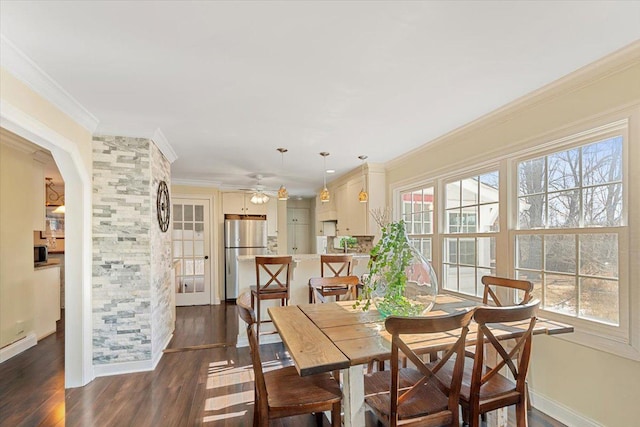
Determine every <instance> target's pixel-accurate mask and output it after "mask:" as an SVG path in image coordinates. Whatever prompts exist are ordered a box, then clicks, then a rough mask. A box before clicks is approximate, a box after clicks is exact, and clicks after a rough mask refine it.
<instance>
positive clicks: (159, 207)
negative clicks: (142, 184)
mask: <svg viewBox="0 0 640 427" xmlns="http://www.w3.org/2000/svg"><path fill="white" fill-rule="evenodd" d="M156 211H157V213H158V224H160V230H162V232H163V233H164V232H166V231H167V230H168V229H169V219H170V218H171V204H170V202H169V188H168V187H167V183H166V182H164V181H160V184H158V196H157V198H156Z"/></svg>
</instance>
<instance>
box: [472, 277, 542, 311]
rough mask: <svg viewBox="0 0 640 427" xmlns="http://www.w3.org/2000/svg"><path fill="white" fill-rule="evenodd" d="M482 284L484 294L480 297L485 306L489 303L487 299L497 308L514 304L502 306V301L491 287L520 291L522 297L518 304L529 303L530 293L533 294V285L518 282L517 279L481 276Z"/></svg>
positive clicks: (524, 281)
mask: <svg viewBox="0 0 640 427" xmlns="http://www.w3.org/2000/svg"><path fill="white" fill-rule="evenodd" d="M482 284H483V285H484V293H483V295H482V302H483V303H485V304H488V303H489V297H491V300H492V301H493V302H494V303H495V305H496V306H498V307H504V306H505V305H506V306H509V305H514V304H504V303H503V301H501V300H500V298H499V297H498V295H497V294H496V292H495V291H494V290H493V288H492V287H502V288H510V289H513V290H515V291H522V292H524V295H523V296H522V299H521V300H520V302H518V304H526V303H528V302H529V301H531V298H532V296H531V293H532V292H533V283H531V282H530V281H528V280H518V279H508V278H506V277H496V276H483V277H482Z"/></svg>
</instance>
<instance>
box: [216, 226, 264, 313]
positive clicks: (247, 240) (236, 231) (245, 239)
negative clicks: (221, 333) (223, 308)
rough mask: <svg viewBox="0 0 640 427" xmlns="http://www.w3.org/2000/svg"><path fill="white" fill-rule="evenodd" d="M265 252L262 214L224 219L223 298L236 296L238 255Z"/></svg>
mask: <svg viewBox="0 0 640 427" xmlns="http://www.w3.org/2000/svg"><path fill="white" fill-rule="evenodd" d="M266 253H267V219H266V217H265V216H264V215H253V216H252V215H242V216H240V215H229V216H227V217H225V221H224V256H225V299H226V300H228V301H229V300H231V301H233V300H235V299H236V298H238V289H239V288H240V283H239V282H238V256H239V255H265V254H266Z"/></svg>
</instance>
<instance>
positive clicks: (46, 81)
mask: <svg viewBox="0 0 640 427" xmlns="http://www.w3.org/2000/svg"><path fill="white" fill-rule="evenodd" d="M0 51H2V55H0V65H2V67H3V68H5V69H6V70H7V71H9V72H10V73H11V74H13V75H14V76H15V77H16V78H17V79H18V80H20V81H22V82H23V83H25V84H26V85H27V86H29V87H30V88H31V89H32V90H33V91H34V92H36V93H37V94H38V95H40V96H42V97H43V98H44V99H46V100H47V101H49V102H51V103H52V104H53V105H55V106H56V107H57V108H58V109H60V110H61V111H62V112H63V113H65V114H66V115H68V116H69V117H71V118H72V119H73V120H74V121H76V122H77V123H78V124H80V125H81V126H82V127H83V128H85V129H87V130H88V131H89V132H90V133H91V134H93V132H95V130H96V128H97V127H98V122H99V120H98V118H97V117H96V116H94V115H93V114H91V112H89V110H87V109H86V108H84V107H83V106H82V104H80V102H78V101H77V100H76V99H75V98H74V97H73V96H71V95H70V94H69V92H67V91H66V90H64V89H63V88H62V86H60V85H59V84H58V83H57V82H56V81H55V80H53V79H52V78H51V77H50V76H49V75H48V74H47V73H45V72H44V71H43V70H42V69H41V68H40V67H39V66H38V65H37V64H36V63H35V62H33V60H31V58H29V57H28V56H27V55H26V54H24V53H23V52H22V51H21V50H20V49H18V48H17V47H16V46H15V45H14V44H13V43H12V42H11V41H9V40H8V39H7V38H6V37H5V36H4V35H2V34H0Z"/></svg>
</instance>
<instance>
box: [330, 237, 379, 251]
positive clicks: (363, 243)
mask: <svg viewBox="0 0 640 427" xmlns="http://www.w3.org/2000/svg"><path fill="white" fill-rule="evenodd" d="M339 238H340V237H334V236H328V237H327V250H328V252H329V253H330V254H342V253H344V249H336V248H335V247H334V239H339ZM352 238H353V239H356V241H357V242H356V243H355V244H352V245H351V246H350V247H348V248H347V253H351V254H353V253H357V254H368V253H369V252H371V249H373V236H353V237H352Z"/></svg>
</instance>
